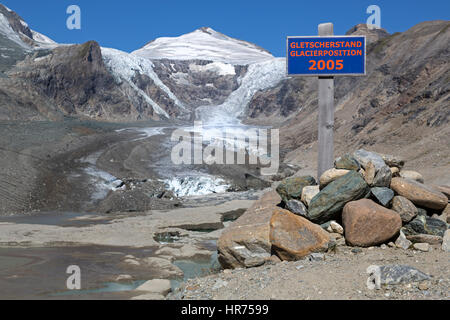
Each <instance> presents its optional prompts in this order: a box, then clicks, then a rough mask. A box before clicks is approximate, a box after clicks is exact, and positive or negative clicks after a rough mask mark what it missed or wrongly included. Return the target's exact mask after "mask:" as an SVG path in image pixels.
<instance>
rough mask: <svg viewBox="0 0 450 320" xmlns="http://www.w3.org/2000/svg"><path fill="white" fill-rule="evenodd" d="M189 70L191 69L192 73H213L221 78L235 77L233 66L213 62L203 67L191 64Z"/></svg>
mask: <svg viewBox="0 0 450 320" xmlns="http://www.w3.org/2000/svg"><path fill="white" fill-rule="evenodd" d="M189 69H191V71H193V72H208V71H209V72H214V73H217V74H219V75H221V76H229V75H230V76H234V75H236V71H235V69H234V66H233V65H231V64H228V63H223V62H213V63H209V64H207V65H204V66H201V65H198V64H195V63H192V64H190V65H189Z"/></svg>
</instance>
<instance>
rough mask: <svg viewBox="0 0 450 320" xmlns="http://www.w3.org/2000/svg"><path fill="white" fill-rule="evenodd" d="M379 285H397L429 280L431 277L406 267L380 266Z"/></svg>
mask: <svg viewBox="0 0 450 320" xmlns="http://www.w3.org/2000/svg"><path fill="white" fill-rule="evenodd" d="M380 271H381V284H385V285H397V284H401V283H411V282H419V281H425V280H430V279H431V277H430V276H429V275H427V274H425V273H423V272H422V271H420V270H418V269H416V268H413V267H410V266H406V265H387V266H380Z"/></svg>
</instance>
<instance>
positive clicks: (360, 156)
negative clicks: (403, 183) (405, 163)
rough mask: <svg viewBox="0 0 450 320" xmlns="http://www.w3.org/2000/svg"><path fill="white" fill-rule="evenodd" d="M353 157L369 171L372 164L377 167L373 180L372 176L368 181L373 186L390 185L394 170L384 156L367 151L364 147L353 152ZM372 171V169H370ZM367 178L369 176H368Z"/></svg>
mask: <svg viewBox="0 0 450 320" xmlns="http://www.w3.org/2000/svg"><path fill="white" fill-rule="evenodd" d="M353 157H354V158H355V159H356V160H357V161H358V162H359V163H360V164H361V165H362V167H363V168H364V169H365V170H366V171H367V169H370V167H371V165H370V163H371V164H372V165H373V167H374V168H375V174H374V178H373V182H372V178H370V179H368V183H369V185H370V186H371V187H389V186H390V184H391V180H392V172H391V169H390V168H389V166H387V165H386V163H385V162H384V160H383V158H382V157H381V156H380V155H379V154H377V153H375V152H370V151H366V150H364V149H360V150H357V151H355V152H354V153H353ZM369 171H371V170H369ZM366 180H367V178H366Z"/></svg>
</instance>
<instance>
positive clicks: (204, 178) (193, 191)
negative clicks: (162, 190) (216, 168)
mask: <svg viewBox="0 0 450 320" xmlns="http://www.w3.org/2000/svg"><path fill="white" fill-rule="evenodd" d="M161 181H162V182H164V183H165V185H166V188H167V189H168V190H170V191H172V192H173V193H174V194H175V195H176V196H177V197H188V196H200V195H207V194H211V193H224V192H226V191H227V189H228V188H229V187H230V185H229V184H227V183H226V182H225V180H223V179H221V178H217V177H213V176H209V175H194V176H186V177H175V178H172V179H166V180H161Z"/></svg>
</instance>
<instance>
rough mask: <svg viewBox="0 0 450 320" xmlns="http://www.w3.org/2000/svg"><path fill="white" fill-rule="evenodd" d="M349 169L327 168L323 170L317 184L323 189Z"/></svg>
mask: <svg viewBox="0 0 450 320" xmlns="http://www.w3.org/2000/svg"><path fill="white" fill-rule="evenodd" d="M349 171H350V170H346V169H335V168H332V169H329V170H327V171H325V172H324V173H323V174H322V175H321V176H320V179H319V184H320V188H321V189H323V188H325V187H326V186H327V185H329V184H330V183H331V182H333V181H334V180H337V179H339V178H340V177H343V176H345V175H346V174H347V173H349Z"/></svg>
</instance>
